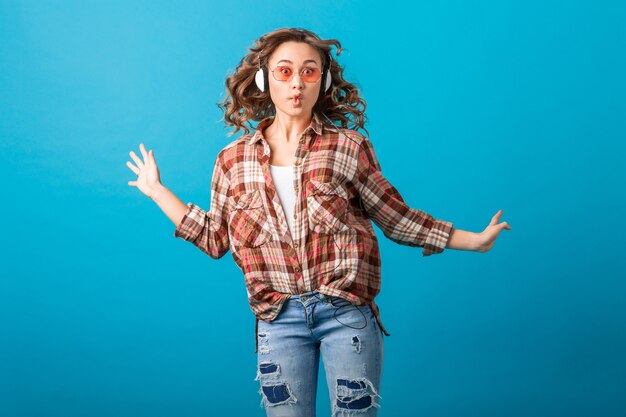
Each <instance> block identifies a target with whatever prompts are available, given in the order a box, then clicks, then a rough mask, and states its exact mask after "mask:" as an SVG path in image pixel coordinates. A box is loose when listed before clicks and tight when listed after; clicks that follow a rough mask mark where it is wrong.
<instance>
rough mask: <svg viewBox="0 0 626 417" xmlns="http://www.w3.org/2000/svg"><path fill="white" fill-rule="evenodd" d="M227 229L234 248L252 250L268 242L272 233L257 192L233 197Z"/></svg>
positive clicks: (261, 198) (261, 200)
mask: <svg viewBox="0 0 626 417" xmlns="http://www.w3.org/2000/svg"><path fill="white" fill-rule="evenodd" d="M228 227H229V230H230V239H231V240H232V242H233V245H234V246H239V247H248V248H254V247H258V246H261V245H263V244H265V243H267V242H268V241H269V240H270V238H271V236H272V233H271V230H270V228H269V222H268V216H267V213H266V212H265V207H264V206H263V196H262V195H261V192H260V191H259V190H253V191H250V192H247V193H242V194H240V195H238V196H236V197H235V199H234V204H233V208H232V210H231V212H230V219H229V226H228Z"/></svg>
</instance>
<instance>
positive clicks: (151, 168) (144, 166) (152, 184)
mask: <svg viewBox="0 0 626 417" xmlns="http://www.w3.org/2000/svg"><path fill="white" fill-rule="evenodd" d="M139 150H140V151H141V154H142V155H143V161H142V160H141V159H140V158H139V157H138V156H137V155H136V154H135V152H134V151H130V157H131V158H133V160H134V161H135V163H136V164H137V166H135V165H133V164H132V162H130V161H127V162H126V166H128V168H130V169H131V170H132V171H133V172H134V173H135V174H137V180H136V181H128V185H130V186H135V187H137V188H139V190H140V191H141V192H142V193H144V194H145V195H146V196H148V197H150V198H153V197H154V194H155V193H156V191H157V190H158V189H159V187H160V186H161V178H160V176H159V168H158V167H157V164H156V160H155V159H154V153H153V152H152V149H151V150H150V152H149V153H148V152H146V148H145V147H144V146H143V143H141V144H139Z"/></svg>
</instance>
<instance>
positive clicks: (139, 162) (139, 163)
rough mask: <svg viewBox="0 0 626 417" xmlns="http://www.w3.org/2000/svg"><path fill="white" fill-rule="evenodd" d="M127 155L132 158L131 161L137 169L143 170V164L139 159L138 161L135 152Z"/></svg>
mask: <svg viewBox="0 0 626 417" xmlns="http://www.w3.org/2000/svg"><path fill="white" fill-rule="evenodd" d="M129 155H130V157H131V158H133V161H135V163H136V164H137V166H138V167H139V169H143V162H141V159H139V157H138V156H137V154H136V153H135V151H130V152H129Z"/></svg>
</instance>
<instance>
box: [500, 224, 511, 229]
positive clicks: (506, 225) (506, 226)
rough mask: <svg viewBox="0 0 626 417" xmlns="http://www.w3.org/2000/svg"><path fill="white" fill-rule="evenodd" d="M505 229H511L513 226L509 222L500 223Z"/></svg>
mask: <svg viewBox="0 0 626 417" xmlns="http://www.w3.org/2000/svg"><path fill="white" fill-rule="evenodd" d="M500 225H501V226H502V228H503V229H507V230H511V226H509V224H508V223H507V222H502V223H500Z"/></svg>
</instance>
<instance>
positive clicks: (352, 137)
mask: <svg viewBox="0 0 626 417" xmlns="http://www.w3.org/2000/svg"><path fill="white" fill-rule="evenodd" d="M324 132H325V133H326V135H325V136H328V137H330V138H332V139H335V140H338V141H339V142H341V143H343V144H344V145H346V146H353V147H356V148H359V147H361V146H362V145H363V142H366V141H369V139H368V138H367V136H365V135H363V134H362V133H361V132H359V131H357V130H353V129H345V128H340V127H334V126H333V127H327V126H324Z"/></svg>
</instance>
